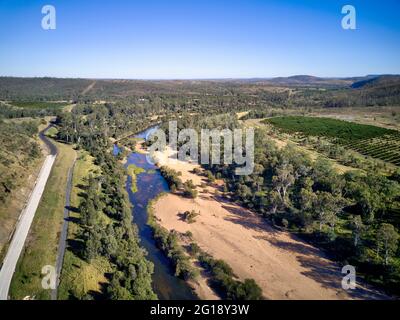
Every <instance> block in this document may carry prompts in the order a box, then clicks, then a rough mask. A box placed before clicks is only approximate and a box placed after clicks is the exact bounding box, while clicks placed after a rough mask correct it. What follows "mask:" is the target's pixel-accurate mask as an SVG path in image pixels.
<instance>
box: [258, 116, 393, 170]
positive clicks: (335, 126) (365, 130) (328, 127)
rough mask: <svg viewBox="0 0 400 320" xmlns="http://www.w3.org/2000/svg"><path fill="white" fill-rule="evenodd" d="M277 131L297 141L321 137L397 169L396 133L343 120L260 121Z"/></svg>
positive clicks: (295, 119)
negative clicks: (292, 136) (299, 138)
mask: <svg viewBox="0 0 400 320" xmlns="http://www.w3.org/2000/svg"><path fill="white" fill-rule="evenodd" d="M264 123H267V124H272V125H273V126H275V127H276V128H278V130H280V131H282V132H285V133H290V134H297V135H300V137H303V136H304V137H307V136H316V137H325V138H328V139H330V140H331V141H333V142H335V143H337V144H339V145H342V146H344V147H346V148H348V149H352V150H355V151H357V152H359V153H361V154H363V155H365V156H370V157H372V158H375V159H379V160H383V161H386V162H389V163H392V164H394V165H397V166H398V165H400V143H399V140H400V132H398V131H396V130H391V129H386V128H381V127H376V126H371V125H364V124H358V123H352V122H348V121H343V120H336V119H329V118H317V117H301V116H287V117H276V118H271V119H266V120H264Z"/></svg>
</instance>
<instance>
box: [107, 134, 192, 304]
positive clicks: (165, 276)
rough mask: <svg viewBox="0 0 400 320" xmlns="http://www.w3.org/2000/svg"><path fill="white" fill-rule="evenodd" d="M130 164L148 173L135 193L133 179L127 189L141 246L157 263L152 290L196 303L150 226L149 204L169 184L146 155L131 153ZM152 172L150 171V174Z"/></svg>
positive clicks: (163, 297)
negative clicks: (148, 217) (157, 243)
mask: <svg viewBox="0 0 400 320" xmlns="http://www.w3.org/2000/svg"><path fill="white" fill-rule="evenodd" d="M153 130H155V128H154V127H153V128H149V129H147V130H145V131H143V132H141V133H139V134H137V135H135V137H137V138H142V139H146V138H147V136H148V135H149V133H150V132H151V131H153ZM118 152H119V148H118V147H117V146H116V145H114V155H116V154H118ZM130 164H134V165H135V166H138V167H141V168H143V169H145V170H146V171H147V172H144V173H140V174H138V175H137V189H138V191H137V192H135V193H133V192H132V191H131V183H132V180H131V178H130V177H128V180H127V183H126V190H127V192H128V194H129V200H130V202H131V204H132V206H133V208H132V216H133V221H134V223H136V225H137V226H138V229H139V236H140V242H141V245H142V246H143V247H144V248H145V249H146V250H147V252H148V255H147V259H148V260H150V261H151V262H153V264H154V273H153V289H154V292H155V293H156V294H157V296H158V298H159V299H161V300H194V299H198V298H197V296H196V294H195V293H193V290H192V289H191V288H190V287H189V286H188V284H187V283H186V282H185V281H184V280H182V279H180V278H177V277H175V276H174V270H173V268H172V266H171V264H170V261H169V260H168V258H167V257H166V256H165V254H164V253H163V252H162V251H161V250H160V249H158V248H157V246H156V243H155V241H154V239H153V235H152V230H151V228H150V227H149V226H148V225H147V205H148V203H149V201H150V200H152V199H154V198H155V197H156V196H157V195H159V194H160V193H163V192H168V191H169V188H168V184H167V182H166V181H165V179H164V178H163V177H162V176H161V174H160V172H159V171H158V170H157V167H156V166H155V165H153V164H150V163H148V162H147V159H146V155H144V154H140V153H131V154H130V155H129V156H128V158H127V162H126V164H125V167H127V166H129V165H130ZM149 170H151V172H149Z"/></svg>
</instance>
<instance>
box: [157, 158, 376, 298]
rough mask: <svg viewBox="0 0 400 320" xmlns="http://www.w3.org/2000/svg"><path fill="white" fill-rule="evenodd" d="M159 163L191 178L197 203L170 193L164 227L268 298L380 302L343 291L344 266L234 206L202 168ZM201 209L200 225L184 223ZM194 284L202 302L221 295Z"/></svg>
mask: <svg viewBox="0 0 400 320" xmlns="http://www.w3.org/2000/svg"><path fill="white" fill-rule="evenodd" d="M159 159H160V164H162V165H167V166H168V167H170V168H172V169H174V170H176V171H180V172H182V176H181V178H182V181H186V180H189V179H191V180H192V181H193V182H194V184H195V185H197V186H198V187H197V189H198V190H199V196H198V197H197V199H194V200H193V199H187V198H183V197H181V196H179V195H175V194H167V195H165V196H163V197H162V198H160V199H159V200H158V201H157V202H156V203H155V205H154V214H155V216H156V218H157V219H158V221H159V223H160V224H161V225H162V226H164V227H165V228H167V229H168V230H176V231H178V232H181V233H185V232H187V231H191V232H192V234H193V240H194V242H196V243H197V244H198V245H199V246H200V247H201V248H202V249H203V250H205V251H206V252H208V253H210V254H211V255H212V256H213V257H214V258H217V259H222V260H224V261H226V262H227V263H228V264H229V265H230V266H231V267H232V269H233V270H234V272H235V274H236V275H237V276H238V278H240V279H242V280H243V279H245V278H253V279H254V280H255V281H256V282H257V283H258V285H259V286H260V287H261V288H262V291H263V295H264V296H265V298H267V299H323V300H328V299H375V298H379V297H380V296H379V295H378V294H377V293H375V292H373V291H371V290H369V289H365V288H364V287H362V288H361V287H360V286H359V287H358V288H357V290H353V291H352V292H350V294H349V292H348V291H345V290H343V289H342V287H341V280H342V277H343V276H344V275H342V274H341V270H340V268H339V266H338V265H337V264H336V263H334V262H332V261H330V260H329V259H327V257H326V256H325V255H324V253H323V252H322V251H321V250H319V249H317V248H315V247H313V246H311V245H310V244H307V243H306V242H304V241H302V240H300V239H298V238H297V237H295V236H293V235H292V234H290V233H287V232H283V231H279V230H276V229H274V228H272V227H271V226H269V225H268V224H267V223H266V222H265V221H264V220H263V219H262V218H260V217H259V216H258V215H256V214H255V213H253V212H251V211H250V210H247V209H245V208H243V207H241V206H239V205H237V204H234V203H232V202H230V201H229V200H228V199H226V198H225V197H223V196H222V195H221V192H220V191H219V187H218V185H217V184H215V185H212V186H211V185H209V184H208V185H207V187H205V188H201V187H200V184H201V183H202V182H206V180H203V179H205V178H203V177H201V176H199V175H195V174H194V173H192V170H193V169H194V168H195V167H199V166H198V165H195V164H190V163H187V162H182V161H173V162H171V161H168V162H165V161H166V159H167V157H166V156H165V154H164V155H162V156H161V155H160V154H159ZM188 210H189V211H190V210H195V211H200V215H199V216H198V217H197V218H196V222H195V223H193V224H188V223H187V222H185V221H182V219H181V217H180V216H179V213H182V212H185V211H188ZM197 282H198V283H197V284H196V285H195V286H194V287H195V289H196V291H197V293H198V294H199V296H200V297H201V298H202V299H215V298H217V296H216V295H215V294H214V293H213V291H212V290H211V289H210V288H209V287H208V285H207V281H206V279H205V278H201V279H200V280H198V281H197Z"/></svg>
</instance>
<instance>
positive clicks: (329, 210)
mask: <svg viewBox="0 0 400 320" xmlns="http://www.w3.org/2000/svg"><path fill="white" fill-rule="evenodd" d="M340 202H341V199H340V198H339V197H335V196H334V195H332V194H331V193H330V192H325V191H318V192H317V193H316V198H315V201H314V205H313V208H314V212H315V214H316V216H317V220H318V222H319V231H320V232H321V231H322V226H323V225H326V224H328V225H330V227H331V229H332V231H333V230H334V228H335V224H336V215H337V213H338V212H339V211H340V210H341V209H342V206H341V203H340Z"/></svg>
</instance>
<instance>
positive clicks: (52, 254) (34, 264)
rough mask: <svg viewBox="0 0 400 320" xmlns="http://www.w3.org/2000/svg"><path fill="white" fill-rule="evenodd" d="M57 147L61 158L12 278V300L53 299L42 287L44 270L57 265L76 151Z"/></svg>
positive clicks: (57, 162) (57, 161) (53, 172)
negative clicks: (69, 181)
mask: <svg viewBox="0 0 400 320" xmlns="http://www.w3.org/2000/svg"><path fill="white" fill-rule="evenodd" d="M57 147H58V150H59V154H58V157H57V159H56V162H55V164H54V167H53V169H52V172H51V174H50V177H49V180H48V181H47V184H46V188H45V191H44V194H43V197H42V199H41V201H40V204H39V207H38V209H37V211H36V214H35V218H34V220H33V223H32V226H31V229H30V233H29V235H28V239H27V242H26V245H25V249H24V251H23V252H22V254H21V257H20V259H19V261H18V264H17V268H16V271H15V274H14V277H13V279H12V283H11V287H10V296H11V298H12V299H23V298H24V297H26V296H30V297H34V298H35V299H36V300H39V299H46V300H47V299H50V291H49V290H44V289H43V288H42V285H41V281H42V275H41V270H42V268H43V267H44V266H46V265H52V266H55V262H56V258H57V249H58V242H59V234H60V230H61V226H62V221H63V211H64V206H65V190H66V186H67V178H68V171H69V169H70V168H71V166H72V164H73V162H74V159H75V151H74V150H73V149H72V147H71V146H68V145H64V144H60V143H57Z"/></svg>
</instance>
